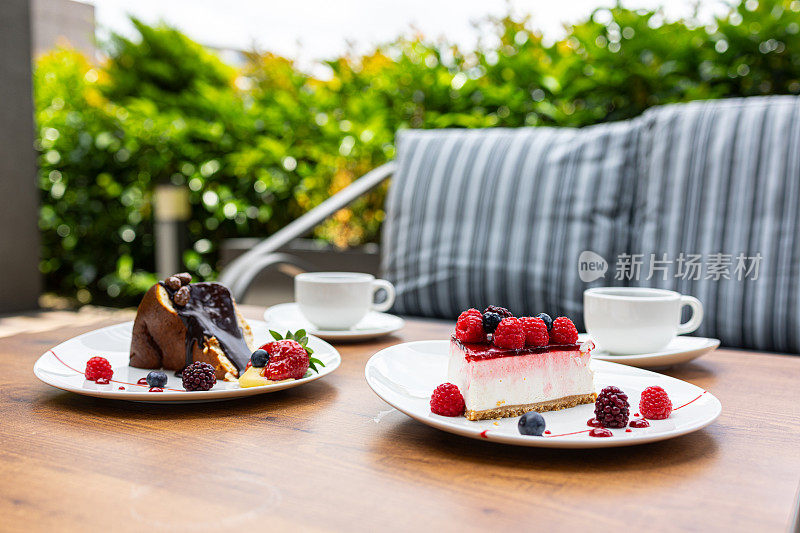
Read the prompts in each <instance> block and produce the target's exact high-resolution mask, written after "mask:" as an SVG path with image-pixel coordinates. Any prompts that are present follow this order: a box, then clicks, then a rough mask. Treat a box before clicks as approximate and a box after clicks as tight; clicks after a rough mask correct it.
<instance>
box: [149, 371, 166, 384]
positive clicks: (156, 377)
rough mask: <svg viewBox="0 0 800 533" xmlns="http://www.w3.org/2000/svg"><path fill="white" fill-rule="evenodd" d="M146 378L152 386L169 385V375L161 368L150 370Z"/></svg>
mask: <svg viewBox="0 0 800 533" xmlns="http://www.w3.org/2000/svg"><path fill="white" fill-rule="evenodd" d="M146 379H147V384H148V385H149V386H150V387H159V388H164V387H166V386H167V375H166V374H165V373H164V372H162V371H161V370H153V371H152V372H149V373H148V374H147V378H146Z"/></svg>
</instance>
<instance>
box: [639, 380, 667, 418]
mask: <svg viewBox="0 0 800 533" xmlns="http://www.w3.org/2000/svg"><path fill="white" fill-rule="evenodd" d="M639 411H640V412H641V413H642V416H643V417H645V418H649V419H650V420H664V419H665V418H669V415H670V413H671V412H672V401H671V400H670V399H669V396H668V395H667V391H665V390H664V389H662V388H661V387H647V388H646V389H645V390H644V391H642V399H641V400H639Z"/></svg>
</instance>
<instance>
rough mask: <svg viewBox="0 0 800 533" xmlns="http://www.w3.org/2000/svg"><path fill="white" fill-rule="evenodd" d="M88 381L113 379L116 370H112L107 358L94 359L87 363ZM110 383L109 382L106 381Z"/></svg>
mask: <svg viewBox="0 0 800 533" xmlns="http://www.w3.org/2000/svg"><path fill="white" fill-rule="evenodd" d="M84 374H86V379H88V380H89V381H97V380H98V379H99V378H102V379H111V377H112V376H113V375H114V370H113V369H112V368H111V363H109V362H108V359H106V358H105V357H92V358H91V359H89V360H88V361H86V371H85V372H84ZM106 383H108V381H106Z"/></svg>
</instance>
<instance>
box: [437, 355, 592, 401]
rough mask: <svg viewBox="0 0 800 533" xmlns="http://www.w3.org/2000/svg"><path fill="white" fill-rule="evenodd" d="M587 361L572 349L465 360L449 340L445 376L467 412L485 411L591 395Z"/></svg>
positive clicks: (588, 357)
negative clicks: (461, 396) (461, 399)
mask: <svg viewBox="0 0 800 533" xmlns="http://www.w3.org/2000/svg"><path fill="white" fill-rule="evenodd" d="M589 359H590V355H589V353H588V352H587V353H584V352H580V351H578V350H574V351H555V352H545V353H533V354H526V355H515V356H509V357H497V358H494V359H482V360H477V361H467V359H466V357H465V354H464V352H463V350H462V349H461V346H459V345H458V344H457V343H456V342H454V341H452V340H451V341H450V362H449V365H448V366H449V368H448V372H447V374H448V381H449V382H450V383H453V384H455V385H456V386H458V389H459V390H460V391H461V394H462V395H463V396H464V401H465V402H466V404H467V409H469V410H472V411H485V410H487V409H495V408H497V407H503V406H511V405H523V404H529V403H538V402H545V401H548V400H556V399H558V398H563V397H565V396H573V395H577V394H589V393H592V392H594V374H593V373H592V370H591V369H590V368H589Z"/></svg>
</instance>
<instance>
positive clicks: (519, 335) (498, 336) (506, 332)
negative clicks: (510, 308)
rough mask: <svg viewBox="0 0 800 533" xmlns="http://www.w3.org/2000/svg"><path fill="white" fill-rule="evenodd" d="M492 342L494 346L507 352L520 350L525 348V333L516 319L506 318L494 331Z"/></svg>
mask: <svg viewBox="0 0 800 533" xmlns="http://www.w3.org/2000/svg"><path fill="white" fill-rule="evenodd" d="M492 341H493V342H494V345H495V346H498V347H500V348H507V349H509V350H520V349H522V348H524V347H525V331H524V330H523V329H522V322H520V321H519V319H518V318H514V317H508V318H504V319H503V320H501V321H500V325H499V326H497V329H496V330H494V336H493V337H492Z"/></svg>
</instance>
